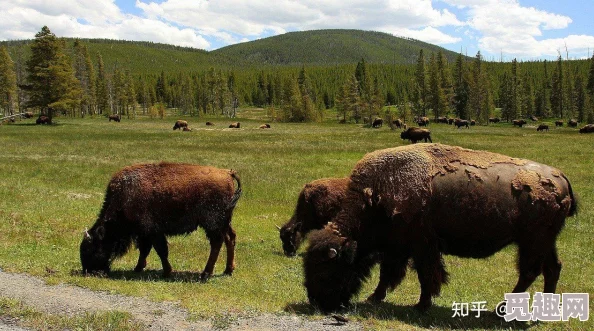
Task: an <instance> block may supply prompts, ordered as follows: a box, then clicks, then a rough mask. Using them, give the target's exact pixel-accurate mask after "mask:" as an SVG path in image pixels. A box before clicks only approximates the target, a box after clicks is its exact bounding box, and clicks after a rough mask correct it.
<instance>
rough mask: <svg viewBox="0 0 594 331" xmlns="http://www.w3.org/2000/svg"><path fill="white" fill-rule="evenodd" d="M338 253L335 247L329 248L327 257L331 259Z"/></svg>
mask: <svg viewBox="0 0 594 331" xmlns="http://www.w3.org/2000/svg"><path fill="white" fill-rule="evenodd" d="M337 255H338V252H337V251H336V248H330V249H329V250H328V258H329V259H333V258H335V257H336V256H337Z"/></svg>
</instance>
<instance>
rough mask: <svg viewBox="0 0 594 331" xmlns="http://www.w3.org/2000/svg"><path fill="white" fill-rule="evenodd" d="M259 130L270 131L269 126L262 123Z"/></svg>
mask: <svg viewBox="0 0 594 331" xmlns="http://www.w3.org/2000/svg"><path fill="white" fill-rule="evenodd" d="M259 128H260V129H270V124H268V123H264V124H262V125H260V126H259Z"/></svg>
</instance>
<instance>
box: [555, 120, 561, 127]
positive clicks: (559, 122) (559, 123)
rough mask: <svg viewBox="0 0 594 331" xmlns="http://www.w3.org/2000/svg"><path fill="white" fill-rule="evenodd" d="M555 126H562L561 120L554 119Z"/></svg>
mask: <svg viewBox="0 0 594 331" xmlns="http://www.w3.org/2000/svg"><path fill="white" fill-rule="evenodd" d="M555 126H556V127H557V126H561V127H562V126H563V121H555Z"/></svg>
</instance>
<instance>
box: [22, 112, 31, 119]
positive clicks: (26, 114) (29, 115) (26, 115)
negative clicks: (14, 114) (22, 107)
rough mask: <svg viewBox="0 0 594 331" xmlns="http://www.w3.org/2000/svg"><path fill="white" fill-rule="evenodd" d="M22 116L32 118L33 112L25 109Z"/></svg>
mask: <svg viewBox="0 0 594 331" xmlns="http://www.w3.org/2000/svg"><path fill="white" fill-rule="evenodd" d="M23 117H25V118H33V112H32V111H26V112H25V113H24V114H23Z"/></svg>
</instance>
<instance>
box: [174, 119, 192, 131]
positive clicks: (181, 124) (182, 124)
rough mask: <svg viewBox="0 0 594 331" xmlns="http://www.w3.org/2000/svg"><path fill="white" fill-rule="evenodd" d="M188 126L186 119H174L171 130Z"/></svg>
mask: <svg viewBox="0 0 594 331" xmlns="http://www.w3.org/2000/svg"><path fill="white" fill-rule="evenodd" d="M187 127H188V122H187V121H183V120H177V121H175V124H173V130H177V129H180V130H181V129H183V128H187Z"/></svg>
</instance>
